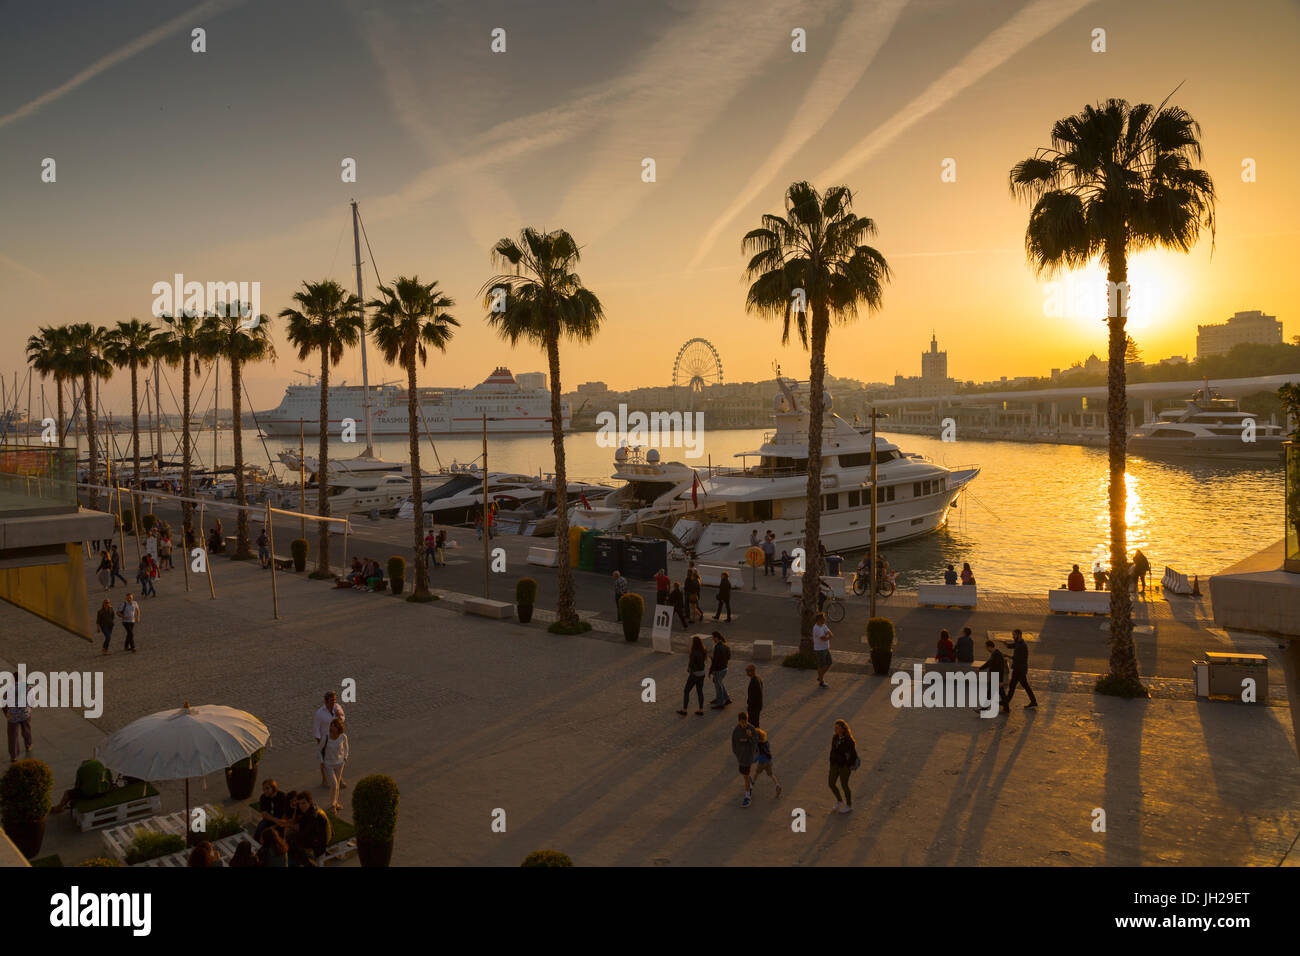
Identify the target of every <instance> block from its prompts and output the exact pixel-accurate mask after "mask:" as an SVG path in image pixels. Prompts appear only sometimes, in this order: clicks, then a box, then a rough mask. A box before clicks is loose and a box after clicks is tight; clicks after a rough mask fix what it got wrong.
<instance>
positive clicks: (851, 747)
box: [827, 720, 861, 813]
mask: <svg viewBox="0 0 1300 956" xmlns="http://www.w3.org/2000/svg"><path fill="white" fill-rule="evenodd" d="M860 766H861V763H860V761H859V760H858V745H857V742H856V741H854V739H853V731H851V730H849V725H848V724H847V723H846V722H845V721H843V720H837V721H835V736H833V737H831V772H830V777H829V779H828V780H827V782H828V783H829V784H830V787H831V793H833V794H835V806H833V807H831V813H849V812H851V811H852V810H853V792H852V791H851V790H849V774H851V773H852V772H853V771H854V770H857V769H858V767H860ZM840 787H843V788H844V795H843V796H840Z"/></svg>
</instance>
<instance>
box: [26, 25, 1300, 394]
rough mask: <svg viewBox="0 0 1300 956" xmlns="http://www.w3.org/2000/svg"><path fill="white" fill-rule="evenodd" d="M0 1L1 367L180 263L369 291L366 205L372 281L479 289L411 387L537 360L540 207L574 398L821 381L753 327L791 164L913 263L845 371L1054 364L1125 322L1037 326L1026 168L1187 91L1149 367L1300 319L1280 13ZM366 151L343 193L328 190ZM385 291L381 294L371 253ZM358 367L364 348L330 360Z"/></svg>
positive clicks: (200, 271)
mask: <svg viewBox="0 0 1300 956" xmlns="http://www.w3.org/2000/svg"><path fill="white" fill-rule="evenodd" d="M0 17H2V18H3V22H4V24H5V30H4V32H3V34H2V35H0V288H3V290H4V293H5V295H4V298H5V302H6V308H5V310H4V312H3V316H2V317H0V328H2V329H3V333H4V341H5V342H6V343H8V344H9V346H10V348H7V349H6V350H5V351H4V353H3V354H4V360H3V361H0V372H3V373H4V374H5V376H6V380H8V381H11V380H12V373H13V370H14V369H16V368H17V369H20V370H21V369H22V368H23V366H22V357H21V343H22V342H23V341H24V340H25V339H26V337H27V336H28V335H30V334H31V333H32V332H33V331H35V329H36V327H37V326H38V325H43V324H58V323H63V322H72V321H92V322H96V323H100V324H106V325H110V324H112V323H114V322H116V321H118V320H119V319H126V318H130V317H132V316H134V317H138V318H147V317H148V315H149V311H150V308H151V304H152V302H153V295H152V293H151V291H150V290H151V287H152V285H153V284H154V283H155V282H159V281H170V280H171V277H172V276H173V274H175V273H183V274H184V275H185V277H186V278H187V279H195V280H199V281H207V280H213V281H248V282H251V281H258V282H260V283H261V302H262V309H263V311H264V312H267V313H269V314H271V315H272V316H274V315H275V313H277V312H278V311H279V310H280V309H281V308H283V307H285V306H286V305H288V304H289V298H288V297H289V295H290V294H291V293H292V292H293V291H294V289H295V288H296V287H297V286H298V285H299V283H300V282H301V281H302V280H304V279H309V280H315V279H320V278H326V277H332V278H335V279H337V280H339V281H340V282H342V283H343V284H344V285H345V286H348V287H354V285H355V278H354V270H353V265H352V235H351V223H350V216H349V211H348V205H347V204H348V201H349V200H350V199H352V198H356V199H357V200H358V201H359V202H360V204H361V210H362V216H363V218H364V220H365V223H366V226H367V230H368V234H369V238H370V243H371V246H372V248H373V250H374V257H375V259H376V261H377V265H378V268H379V271H380V272H381V274H382V275H383V276H384V277H385V279H388V278H391V277H393V276H396V275H398V274H408V275H409V274H411V273H418V274H419V276H420V277H421V278H423V279H425V280H431V279H437V280H439V281H440V282H441V284H442V285H443V286H444V288H445V289H446V290H447V292H448V293H449V294H450V295H452V296H453V297H454V298H455V299H456V301H457V303H458V304H457V307H456V308H455V309H454V310H453V314H454V315H455V316H456V317H457V318H458V319H459V320H460V322H461V324H462V328H461V329H460V330H459V332H458V333H457V335H456V337H455V340H454V342H453V343H452V345H451V347H450V350H449V352H448V354H447V355H446V356H435V357H433V358H432V359H431V361H430V364H429V366H428V367H427V368H426V369H425V370H424V371H423V372H422V373H421V381H422V383H424V384H429V385H453V384H455V385H471V384H474V383H476V382H478V381H480V380H482V379H483V378H484V377H486V376H487V375H488V373H490V372H491V370H492V367H493V366H494V365H497V364H505V365H509V366H510V367H511V368H512V369H514V370H515V371H516V372H519V371H529V370H537V369H543V368H544V367H545V362H544V360H543V357H542V356H541V355H540V354H539V353H538V352H536V351H534V350H531V349H520V350H517V351H515V352H512V351H511V350H510V348H509V347H508V346H506V345H504V344H502V343H501V342H500V341H499V340H498V339H497V338H496V336H495V335H494V334H493V333H492V332H490V331H489V330H488V328H487V327H486V325H485V323H484V322H483V309H482V306H481V304H480V303H479V301H478V299H477V296H476V293H477V290H478V289H479V287H480V285H481V284H482V283H483V282H484V280H485V279H486V278H487V277H488V276H489V275H490V274H491V264H490V261H489V257H488V250H489V248H490V246H491V245H492V243H493V242H494V241H495V240H496V239H497V238H499V237H501V236H506V235H515V234H517V232H518V230H519V228H520V227H521V226H522V225H525V224H528V225H533V226H537V227H539V228H543V229H552V228H561V227H562V228H565V229H568V230H569V231H570V232H572V233H573V235H574V236H575V237H576V238H577V239H578V241H579V242H580V243H581V244H582V245H583V247H584V248H583V262H582V266H581V274H582V277H583V279H584V280H585V282H586V284H587V285H588V286H589V287H590V288H591V289H593V290H594V291H595V292H596V293H597V294H598V295H599V296H600V298H601V299H602V301H603V302H604V305H605V308H606V311H607V314H608V321H607V324H606V326H605V328H604V330H603V331H602V333H601V334H600V336H599V338H598V340H597V341H596V342H595V343H594V344H592V345H590V346H585V347H576V346H570V347H568V348H567V349H565V350H564V375H565V379H564V382H563V384H564V387H565V389H566V390H567V389H571V388H573V387H575V386H577V385H578V384H579V383H581V382H584V381H588V380H592V379H599V380H603V381H606V382H607V383H609V385H610V386H611V387H614V388H628V387H633V386H638V385H660V384H667V382H668V380H669V377H670V373H671V367H672V360H673V357H674V355H675V353H676V352H677V350H678V348H679V347H680V346H681V344H682V343H683V342H685V341H686V340H687V339H688V338H690V337H692V336H695V335H702V336H705V337H706V338H708V339H710V340H711V341H712V342H713V344H714V345H715V346H716V347H717V349H718V351H719V352H720V353H721V356H722V361H723V365H724V369H725V375H726V378H727V379H728V380H730V381H743V380H753V379H759V378H764V377H768V376H769V375H770V369H771V363H772V362H773V361H774V360H777V361H780V362H781V363H782V365H783V367H784V368H785V370H786V371H787V372H797V373H800V374H803V375H806V374H807V361H806V357H805V356H804V355H803V354H801V353H800V351H799V350H798V349H795V348H787V349H782V348H781V346H780V341H779V327H778V326H777V325H775V324H771V323H765V322H764V321H763V320H760V319H757V318H754V317H751V316H748V315H746V313H745V311H744V295H745V285H744V282H743V271H742V270H743V264H744V257H743V256H742V254H741V251H740V239H741V236H742V235H743V234H744V233H745V231H746V230H748V229H750V228H752V227H753V226H755V225H756V224H757V222H758V217H759V216H760V215H761V214H762V213H763V212H767V211H779V210H780V209H781V200H782V195H783V192H784V190H785V188H786V186H787V185H788V184H789V183H790V182H791V181H793V180H797V179H809V180H811V181H812V182H814V183H815V184H816V185H818V186H819V187H823V188H824V187H825V186H828V185H832V184H838V183H844V184H847V185H848V186H850V187H851V188H852V189H853V190H854V193H855V198H856V202H855V206H856V209H857V211H858V212H859V213H860V214H862V215H867V216H870V217H872V218H873V219H875V220H876V222H877V224H878V227H879V234H878V236H877V237H876V239H875V241H874V245H876V247H877V248H879V249H880V250H881V252H882V253H883V254H884V255H885V257H886V258H887V259H888V261H889V263H890V265H891V267H892V269H893V272H894V276H893V281H892V282H891V283H890V285H889V286H888V287H887V289H886V291H885V297H884V308H883V310H882V311H881V312H880V313H878V314H874V315H863V316H862V317H861V318H860V320H859V321H858V322H857V323H856V324H855V325H853V326H851V327H848V328H840V329H836V330H835V331H834V332H833V333H832V336H831V345H830V370H831V371H832V372H833V373H834V374H836V375H842V376H852V377H856V378H861V379H864V380H867V381H879V380H892V377H893V375H894V374H895V373H896V372H897V373H901V374H905V375H916V374H919V371H920V359H919V354H920V352H921V351H923V350H924V349H925V348H926V347H927V346H928V343H929V339H930V334H931V330H933V331H935V332H936V333H937V335H938V338H939V342H940V346H941V347H942V348H945V349H947V351H948V354H949V372H950V374H952V375H953V376H955V377H957V378H961V379H971V378H973V379H986V378H991V377H996V376H999V375H1007V376H1015V375H1028V374H1042V373H1045V372H1046V371H1047V370H1048V369H1049V368H1050V367H1054V366H1068V365H1069V364H1070V363H1071V362H1073V361H1075V360H1077V359H1081V358H1084V357H1086V356H1087V354H1088V353H1089V352H1094V351H1095V352H1098V353H1099V354H1101V353H1103V352H1104V346H1105V328H1104V325H1103V324H1102V321H1101V315H1100V314H1099V313H1098V314H1096V315H1074V316H1071V315H1066V316H1063V317H1052V318H1049V317H1047V316H1046V315H1045V314H1044V303H1045V301H1046V300H1047V298H1048V290H1047V289H1046V288H1045V285H1044V281H1043V280H1040V279H1038V278H1036V277H1035V276H1033V275H1032V274H1031V272H1030V271H1029V270H1028V268H1027V267H1026V264H1025V257H1024V251H1023V236H1024V228H1025V223H1026V220H1027V216H1028V207H1027V206H1025V205H1023V204H1020V203H1018V202H1016V201H1015V200H1013V199H1012V198H1011V196H1010V195H1009V193H1008V190H1007V173H1008V170H1009V169H1010V167H1011V166H1012V164H1013V163H1015V162H1016V161H1018V160H1020V159H1022V158H1025V157H1027V156H1029V155H1031V154H1032V152H1033V151H1034V149H1035V148H1036V147H1038V146H1041V145H1046V144H1047V143H1048V141H1049V134H1050V131H1051V126H1052V123H1053V122H1054V121H1055V120H1056V119H1058V118H1060V117H1062V116H1065V115H1067V114H1070V113H1074V112H1076V111H1078V110H1079V109H1080V108H1081V107H1083V106H1084V105H1085V104H1087V103H1089V102H1095V101H1097V100H1099V99H1103V98H1106V97H1110V96H1117V97H1124V98H1126V99H1129V100H1131V101H1145V102H1155V103H1158V102H1159V101H1160V100H1161V99H1163V98H1164V97H1165V96H1166V95H1167V94H1168V93H1169V92H1170V91H1172V90H1173V89H1174V88H1175V87H1177V86H1178V85H1179V84H1180V83H1181V84H1182V87H1181V89H1180V90H1179V91H1178V93H1177V95H1176V97H1175V99H1174V102H1176V103H1178V104H1179V105H1181V106H1183V107H1184V108H1186V109H1187V110H1188V111H1190V112H1191V114H1192V115H1193V116H1194V117H1195V118H1196V120H1197V121H1199V123H1200V124H1201V127H1202V131H1203V143H1204V147H1205V157H1204V165H1205V168H1207V169H1208V171H1209V172H1210V173H1211V175H1212V176H1213V177H1214V180H1215V183H1216V185H1217V187H1218V190H1219V194H1220V201H1219V206H1218V234H1217V243H1216V247H1215V250H1214V254H1213V256H1212V257H1211V250H1210V242H1209V237H1208V236H1206V237H1205V238H1204V239H1203V240H1202V242H1201V243H1200V244H1199V245H1198V246H1197V247H1196V248H1195V249H1194V250H1192V252H1191V253H1190V254H1188V255H1180V254H1173V253H1160V254H1148V255H1144V256H1141V257H1139V258H1137V259H1136V260H1135V261H1133V262H1132V263H1131V266H1130V281H1131V282H1132V284H1133V301H1134V318H1133V322H1132V326H1133V328H1132V332H1133V335H1134V337H1135V338H1136V339H1137V340H1138V342H1139V344H1140V345H1141V346H1142V348H1143V351H1144V355H1145V357H1146V358H1147V359H1148V360H1154V359H1157V358H1160V357H1164V356H1166V355H1170V354H1174V353H1178V354H1187V355H1191V354H1193V353H1194V352H1195V333H1196V324H1197V323H1198V322H1200V323H1208V322H1222V321H1224V320H1225V319H1226V318H1227V317H1228V316H1229V315H1230V314H1232V313H1233V312H1234V311H1238V310H1245V309H1262V310H1264V311H1265V312H1268V313H1272V314H1275V315H1277V316H1279V317H1280V318H1281V319H1282V320H1283V322H1284V323H1285V331H1286V335H1287V337H1288V338H1289V337H1290V336H1291V335H1294V334H1296V333H1298V332H1300V320H1298V319H1297V314H1298V313H1300V291H1297V290H1298V285H1297V283H1296V281H1295V275H1296V269H1297V267H1296V261H1297V258H1298V257H1297V252H1298V251H1300V242H1297V236H1298V234H1300V225H1298V223H1300V190H1297V188H1296V176H1297V171H1296V166H1295V157H1296V155H1297V153H1300V134H1298V133H1297V124H1296V117H1297V115H1300V84H1298V83H1297V82H1296V78H1295V65H1294V64H1295V54H1296V49H1297V40H1298V39H1300V5H1297V4H1296V3H1295V2H1282V0H1262V2H1258V3H1252V4H1250V5H1248V6H1243V5H1240V4H1223V3H1218V2H1210V0H1171V2H1149V3H1148V2H1142V3H1135V2H1133V0H1119V2H1086V0H1041V2H1035V0H1029V2H1025V0H1009V2H970V0H954V2H940V0H911V2H904V0H883V2H871V3H867V2H824V3H823V2H809V0H797V2H796V0H712V2H702V3H698V4H697V3H689V2H685V0H677V2H671V0H658V2H656V0H642V2H637V3H598V2H594V0H593V2H562V0H553V2H546V3H535V2H514V3H507V2H495V0H474V2H452V3H427V2H405V3H352V2H347V0H311V2H277V0H268V2H259V0H246V2H240V0H210V2H206V3H202V4H199V5H198V6H191V5H190V4H188V3H163V2H154V0H136V2H132V3H129V4H128V3H88V2H87V3H71V2H55V0H51V2H48V3H42V4H34V3H23V4H17V3H10V4H6V5H5V7H4V8H3V11H2V13H0ZM194 27H202V28H204V29H205V30H206V33H207V36H206V44H207V52H206V53H202V54H200V53H194V52H191V42H192V41H191V36H190V32H191V29H192V28H194ZM497 27H500V28H503V29H504V30H505V31H506V52H504V53H493V52H492V51H491V49H490V44H491V39H492V38H491V32H492V30H493V29H494V28H497ZM795 28H802V29H803V30H805V31H806V33H807V52H806V53H795V52H792V50H791V31H792V30H794V29H795ZM1096 28H1101V29H1104V30H1105V31H1106V47H1107V49H1106V52H1104V53H1094V52H1092V51H1091V49H1090V46H1091V44H1092V42H1093V40H1092V31H1093V30H1094V29H1096ZM46 157H51V158H53V159H55V161H56V163H57V181H56V182H54V183H44V182H42V181H41V164H42V160H43V159H45V158H46ZM345 157H351V158H354V159H355V160H356V162H357V174H358V175H357V182H356V183H344V182H341V181H340V163H341V162H342V160H343V159H344V158H345ZM646 157H651V158H653V159H654V160H655V163H656V167H657V168H656V174H657V181H656V182H653V183H646V182H643V181H642V160H643V158H646ZM946 158H952V159H954V160H955V161H956V173H957V179H956V182H954V183H945V182H942V181H941V179H940V172H941V163H942V162H943V161H944V160H945V159H946ZM1246 158H1251V159H1253V160H1255V163H1256V164H1257V181H1256V182H1253V183H1246V182H1243V181H1242V162H1243V159H1246ZM363 254H364V249H363ZM1100 275H1101V273H1100V271H1099V270H1098V271H1095V272H1094V273H1093V276H1094V278H1095V277H1098V276H1100ZM364 281H365V284H366V295H367V297H369V296H370V295H372V294H373V293H374V285H375V277H374V270H373V269H372V268H371V266H370V265H368V264H367V265H366V267H365V274H364ZM1072 281H1074V282H1076V283H1084V282H1085V279H1084V278H1083V277H1078V278H1077V279H1074V280H1072ZM1079 288H1086V284H1084V285H1075V286H1070V287H1067V289H1066V290H1065V291H1067V292H1070V293H1073V291H1075V290H1077V289H1079ZM273 328H274V329H275V339H276V342H277V346H278V348H279V352H280V359H279V361H278V362H277V363H276V364H275V365H267V366H264V367H261V368H257V369H250V370H249V372H248V378H249V385H250V389H251V391H252V394H253V398H254V401H255V403H256V404H258V405H259V406H263V405H274V404H276V403H277V402H278V401H279V397H280V394H281V392H282V390H283V387H284V384H285V382H286V379H287V377H288V376H289V375H290V373H292V372H293V371H294V370H295V369H300V368H312V367H313V364H314V363H313V362H311V361H309V362H301V361H299V360H298V359H297V357H296V355H295V354H294V353H293V352H292V351H291V350H290V349H289V347H288V345H287V344H286V343H285V341H284V338H283V334H282V329H281V328H280V327H279V324H278V323H277V324H276V325H274V326H273ZM371 356H372V359H373V360H374V361H376V362H377V361H378V359H377V358H375V355H374V352H373V350H372V352H371ZM359 370H360V360H359V358H358V357H357V356H356V355H355V354H351V355H349V356H347V357H346V358H345V359H344V361H343V363H342V365H341V366H340V370H339V372H338V373H337V374H338V375H339V377H341V378H347V379H350V380H354V381H358V382H359V380H360V372H359ZM396 377H397V375H396V372H395V370H392V369H387V370H383V371H382V372H381V373H375V372H373V371H372V380H379V379H380V378H396ZM127 394H128V392H127V389H126V381H125V376H118V377H117V378H116V379H115V380H114V381H113V382H112V383H110V384H109V385H107V386H106V387H105V390H104V396H105V400H106V402H107V403H108V404H109V406H110V407H111V408H115V409H123V410H124V409H125V404H126V398H125V396H126V395H127Z"/></svg>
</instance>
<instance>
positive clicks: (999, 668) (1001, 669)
mask: <svg viewBox="0 0 1300 956" xmlns="http://www.w3.org/2000/svg"><path fill="white" fill-rule="evenodd" d="M984 649H985V650H986V651H988V652H989V659H988V660H986V661H985V662H984V663H983V664H981V665H980V672H981V673H984V672H986V671H987V672H988V673H990V674H992V675H993V679H994V680H996V681H997V682H998V702H999V703H1000V704H1001V707H1000V710H1001V712H1002V713H1004V714H1009V713H1011V708H1010V707H1008V706H1007V692H1006V689H1005V688H1006V686H1007V659H1006V657H1004V656H1003V654H1002V652H1001V651H1000V650H998V648H997V645H996V644H994V643H993V640H992V639H991V638H990V639H989V640H987V641H985V642H984ZM1025 660H1026V664H1027V663H1028V660H1029V658H1028V657H1026V658H1025ZM1025 689H1026V690H1028V689H1029V688H1028V685H1026V687H1025Z"/></svg>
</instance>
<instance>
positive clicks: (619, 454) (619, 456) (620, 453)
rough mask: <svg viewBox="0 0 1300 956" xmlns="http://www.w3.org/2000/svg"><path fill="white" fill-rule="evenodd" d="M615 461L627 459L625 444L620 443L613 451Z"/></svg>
mask: <svg viewBox="0 0 1300 956" xmlns="http://www.w3.org/2000/svg"><path fill="white" fill-rule="evenodd" d="M614 460H615V461H627V445H620V446H619V447H618V450H616V451H615V452H614Z"/></svg>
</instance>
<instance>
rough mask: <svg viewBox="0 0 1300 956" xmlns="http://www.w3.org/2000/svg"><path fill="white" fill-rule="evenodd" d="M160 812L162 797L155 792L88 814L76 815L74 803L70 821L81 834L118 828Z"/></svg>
mask: <svg viewBox="0 0 1300 956" xmlns="http://www.w3.org/2000/svg"><path fill="white" fill-rule="evenodd" d="M132 786H138V784H132ZM161 810H162V797H161V796H160V795H159V794H158V792H157V791H154V794H153V796H144V797H138V798H137V799H135V800H126V801H124V802H122V803H115V804H113V805H112V806H107V807H100V808H99V809H98V810H91V811H90V812H88V813H78V812H77V809H76V804H75V803H74V804H73V809H72V819H73V820H74V821H76V824H77V826H78V827H79V828H80V829H81V832H83V833H85V832H86V831H88V830H97V829H99V828H100V827H108V826H120V825H122V824H123V823H130V822H131V821H132V820H141V819H144V818H145V817H151V816H153V815H154V814H155V813H158V812H159V811H161Z"/></svg>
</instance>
